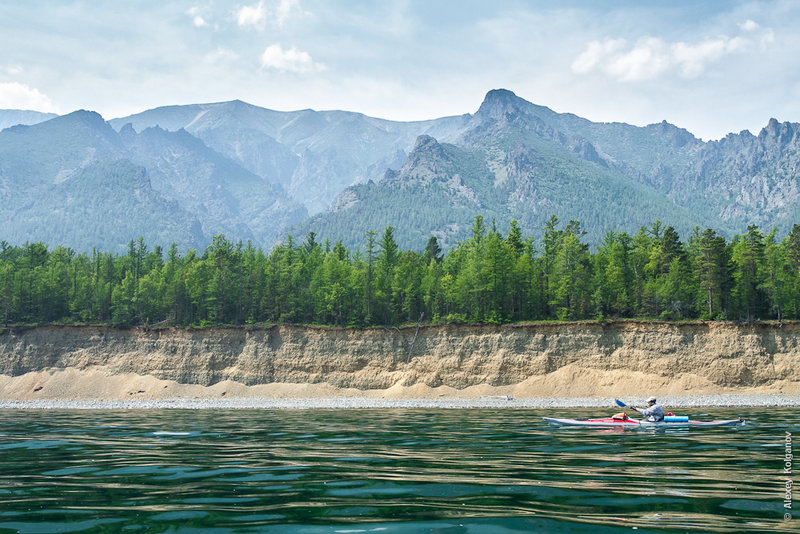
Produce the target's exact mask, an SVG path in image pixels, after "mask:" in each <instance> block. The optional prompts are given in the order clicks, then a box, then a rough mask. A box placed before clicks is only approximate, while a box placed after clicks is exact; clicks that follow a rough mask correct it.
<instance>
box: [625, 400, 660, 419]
mask: <svg viewBox="0 0 800 534" xmlns="http://www.w3.org/2000/svg"><path fill="white" fill-rule="evenodd" d="M631 408H633V409H634V410H636V411H637V412H639V413H640V414H642V417H646V418H647V419H648V420H649V421H663V420H664V408H662V407H661V405H660V404H656V398H655V397H650V398H649V399H647V408H637V407H636V406H631Z"/></svg>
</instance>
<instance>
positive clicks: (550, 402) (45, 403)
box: [0, 394, 800, 410]
mask: <svg viewBox="0 0 800 534" xmlns="http://www.w3.org/2000/svg"><path fill="white" fill-rule="evenodd" d="M624 401H625V402H626V403H628V404H633V405H636V404H637V403H638V405H639V406H643V405H645V404H646V403H645V399H644V398H626V399H624ZM659 402H660V403H661V404H663V405H664V406H668V407H670V408H693V407H700V406H702V407H726V406H727V407H736V406H787V407H788V406H800V395H759V394H741V395H738V394H723V395H691V396H689V395H687V396H664V397H663V398H661V399H659ZM469 408H517V409H520V408H522V409H525V408H527V409H536V408H540V409H544V408H617V407H616V405H615V404H614V399H611V398H594V397H583V398H527V399H515V398H511V397H507V396H492V397H483V398H476V399H458V398H448V399H376V398H368V397H328V398H292V399H257V398H231V399H201V398H181V399H159V400H125V401H115V400H91V401H83V400H65V401H60V400H38V401H0V410H9V409H23V410H163V409H182V410H244V409H267V410H326V409H330V410H341V409H469Z"/></svg>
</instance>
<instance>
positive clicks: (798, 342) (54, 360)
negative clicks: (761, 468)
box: [0, 322, 800, 395]
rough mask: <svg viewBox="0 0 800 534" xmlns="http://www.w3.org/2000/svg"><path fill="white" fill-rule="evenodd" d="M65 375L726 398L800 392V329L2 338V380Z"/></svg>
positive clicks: (48, 330) (282, 329)
mask: <svg viewBox="0 0 800 534" xmlns="http://www.w3.org/2000/svg"><path fill="white" fill-rule="evenodd" d="M63 369H77V370H84V371H86V370H93V369H103V370H104V371H105V372H107V373H111V374H120V375H122V374H127V373H132V374H136V375H140V376H153V377H155V378H158V379H162V380H173V381H176V382H178V383H182V384H198V385H203V386H210V385H213V384H217V383H219V382H222V381H226V380H230V381H234V382H238V383H241V384H245V385H259V384H272V383H295V384H320V383H326V384H330V385H332V386H335V387H340V388H356V389H361V390H367V389H387V388H390V387H392V386H394V385H402V386H411V385H415V384H424V385H427V386H431V387H438V386H449V387H452V388H456V389H463V388H466V387H469V386H475V385H489V386H510V385H515V384H520V383H522V382H525V381H526V380H530V379H532V378H536V377H544V378H547V377H549V376H556V377H561V378H560V379H561V380H566V381H569V380H570V378H569V377H570V376H573V377H575V376H587V373H588V374H593V375H592V376H596V377H598V378H597V380H599V381H602V380H605V379H604V378H602V377H603V376H605V377H606V378H608V380H612V378H609V377H619V376H624V375H622V374H621V373H634V374H639V375H641V376H650V377H657V378H659V379H660V380H661V383H668V382H669V381H670V380H672V379H676V378H678V377H681V376H693V377H696V378H698V379H700V380H702V381H703V382H704V383H708V384H713V385H715V386H719V387H724V388H739V387H760V386H769V385H771V384H775V383H776V382H781V381H783V382H786V383H800V324H798V323H784V324H782V325H779V324H757V325H747V326H740V325H734V324H730V323H690V324H665V323H636V322H623V323H611V324H601V323H563V324H535V325H510V326H455V325H450V326H427V327H422V328H421V329H420V330H419V333H418V334H417V332H416V328H404V329H397V328H391V329H384V328H371V329H343V328H312V327H297V326H272V327H266V328H253V329H250V328H229V329H218V328H214V329H203V330H191V329H162V330H151V331H145V330H136V329H132V330H116V329H112V328H104V327H69V326H46V327H38V328H30V329H24V328H10V329H6V330H5V331H3V332H2V333H0V375H6V376H12V377H13V376H20V375H24V374H26V373H31V372H37V371H43V370H63ZM637 376H638V375H637ZM614 379H616V378H614ZM608 380H606V381H608ZM566 385H568V384H566ZM575 394H576V395H577V394H580V392H575Z"/></svg>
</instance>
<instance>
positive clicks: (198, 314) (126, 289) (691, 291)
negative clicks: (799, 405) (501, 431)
mask: <svg viewBox="0 0 800 534" xmlns="http://www.w3.org/2000/svg"><path fill="white" fill-rule="evenodd" d="M542 233H543V239H542V240H540V241H536V242H534V241H533V239H532V238H530V237H526V236H525V235H524V234H523V232H522V231H521V230H520V226H519V224H518V223H517V222H516V221H511V223H510V230H509V231H508V233H507V234H506V235H502V234H501V233H500V232H498V231H497V229H496V228H495V227H494V226H493V225H488V226H487V224H486V221H485V220H484V218H483V217H482V216H477V217H475V218H474V219H473V223H472V228H471V235H470V237H469V238H468V239H466V240H464V241H461V242H459V243H457V244H455V245H454V246H453V247H452V248H451V249H450V251H449V252H448V253H447V254H443V253H442V250H441V248H440V246H439V243H438V240H437V239H436V238H435V237H432V238H430V239H429V240H428V241H427V242H425V243H423V242H422V241H420V242H419V246H418V247H417V249H416V250H402V249H401V248H400V247H399V246H398V245H397V242H396V240H395V238H394V229H393V228H392V227H387V228H385V229H384V231H383V232H381V233H376V232H372V231H371V232H368V233H367V234H366V235H365V236H364V243H365V244H364V250H365V251H366V252H365V253H363V254H362V253H360V252H358V251H356V252H351V251H350V250H348V249H347V248H346V247H344V246H343V245H342V243H341V242H336V243H335V244H332V243H331V242H330V241H327V240H326V241H325V242H319V241H317V239H316V236H315V235H314V234H313V233H311V234H308V235H307V237H306V239H305V241H304V242H297V241H296V240H294V239H292V238H288V239H287V240H286V241H285V242H284V243H282V244H281V245H279V246H277V247H275V248H274V249H273V250H272V251H270V252H264V251H263V250H262V249H260V248H256V247H254V246H252V245H251V244H249V243H248V244H243V243H241V242H238V243H234V242H231V241H229V240H227V239H226V238H225V237H223V236H221V235H220V236H217V237H215V238H214V240H213V243H212V244H211V245H210V246H209V247H208V248H206V249H205V250H204V251H202V252H195V251H194V250H190V251H189V252H188V253H186V254H183V255H182V254H180V253H179V252H178V249H177V247H176V246H174V245H173V246H172V247H171V248H170V250H168V251H164V250H163V249H162V248H161V247H158V246H156V247H154V248H153V249H152V250H151V249H150V248H149V247H148V246H147V244H146V243H145V242H144V240H142V239H139V240H138V242H134V241H131V242H130V244H129V247H128V253H127V254H123V255H117V254H114V253H108V252H94V253H92V254H91V255H88V254H76V253H75V252H74V251H73V250H72V249H69V248H65V247H62V246H59V247H56V248H54V249H52V250H50V249H49V248H48V247H47V246H46V245H44V244H41V243H28V244H26V245H24V246H9V245H8V244H7V243H5V242H2V243H0V319H2V321H3V323H5V324H8V323H22V324H42V323H54V322H65V323H102V324H113V325H118V326H125V325H151V326H152V325H155V324H170V325H212V324H213V325H242V324H256V323H265V322H266V323H306V324H329V325H342V326H367V325H397V324H403V323H416V322H417V321H419V320H420V319H422V320H423V321H425V322H434V323H440V322H466V321H469V322H490V323H500V322H511V321H529V320H549V319H559V320H574V319H600V318H628V317H630V318H659V319H666V320H681V319H696V318H700V319H730V320H745V321H752V320H763V319H777V320H781V319H784V318H787V319H788V318H791V319H798V318H800V225H797V224H796V225H794V226H793V228H792V230H791V232H790V233H789V234H788V235H778V234H777V232H776V231H771V232H769V233H768V234H764V233H763V232H762V231H761V230H760V229H759V228H758V227H757V226H749V227H748V228H747V229H746V232H745V233H743V234H742V235H740V236H736V237H734V238H733V239H731V240H730V241H728V240H726V239H725V238H724V237H722V236H720V235H719V234H718V233H717V232H716V231H715V230H713V229H706V230H704V231H700V230H699V228H697V229H695V230H694V232H693V233H692V234H691V236H690V237H689V239H688V240H686V241H685V242H684V241H682V240H681V239H680V238H679V236H678V234H677V232H676V231H675V229H674V228H673V227H671V226H665V225H663V224H662V223H660V222H659V221H656V222H655V223H652V224H651V225H649V226H647V227H642V228H640V230H639V231H638V232H637V233H635V234H634V235H629V234H627V233H625V232H614V231H609V232H607V233H606V235H605V237H604V238H603V240H602V242H601V243H600V245H599V246H598V247H597V250H596V252H594V253H593V252H591V251H590V249H589V246H588V245H587V243H586V242H585V233H584V231H583V230H582V227H581V224H580V223H579V222H577V221H569V222H568V223H566V224H560V223H559V221H558V219H557V218H556V217H555V216H551V218H550V219H549V220H548V221H547V223H546V224H545V226H544V228H543V232H542Z"/></svg>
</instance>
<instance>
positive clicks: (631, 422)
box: [544, 417, 744, 428]
mask: <svg viewBox="0 0 800 534" xmlns="http://www.w3.org/2000/svg"><path fill="white" fill-rule="evenodd" d="M544 420H545V421H547V422H548V423H549V424H551V425H553V426H589V427H605V428H651V427H655V428H669V427H686V426H737V425H744V420H743V419H727V420H721V421H645V420H640V419H614V418H611V417H608V418H604V419H558V418H556V417H545V418H544Z"/></svg>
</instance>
